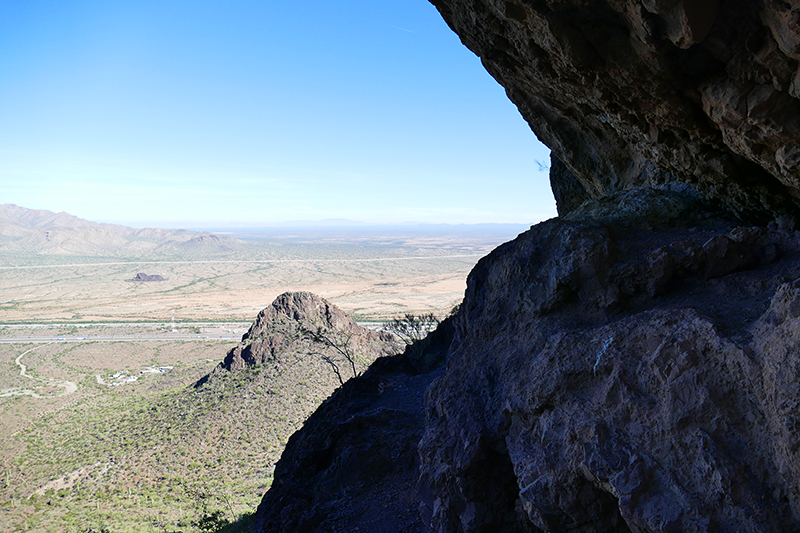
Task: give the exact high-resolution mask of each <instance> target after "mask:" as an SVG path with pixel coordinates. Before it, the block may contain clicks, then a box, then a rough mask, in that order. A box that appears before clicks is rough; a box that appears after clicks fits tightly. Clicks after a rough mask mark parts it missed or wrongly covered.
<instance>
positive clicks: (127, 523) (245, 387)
mask: <svg viewBox="0 0 800 533" xmlns="http://www.w3.org/2000/svg"><path fill="white" fill-rule="evenodd" d="M314 324H321V325H324V326H325V327H326V328H328V330H327V331H329V332H330V334H332V335H333V334H343V335H346V336H347V338H348V339H349V343H350V344H349V348H350V349H351V350H352V352H353V353H354V354H357V357H358V360H357V367H356V368H357V371H358V372H360V371H362V370H363V369H365V368H366V367H367V366H368V365H369V363H370V362H371V361H373V360H374V359H375V358H376V357H378V356H380V355H385V354H389V353H394V352H396V351H397V350H398V348H397V345H396V344H394V342H393V341H392V340H391V338H390V337H387V336H386V335H379V334H377V333H373V332H369V331H367V330H365V329H363V328H361V327H359V326H358V325H356V324H355V323H354V322H353V321H352V320H351V319H350V318H349V317H348V316H347V315H346V314H344V313H343V312H342V311H340V310H339V309H337V308H336V307H335V306H333V305H331V304H329V303H328V302H326V301H325V300H323V299H321V298H319V297H316V296H314V295H312V294H310V293H286V294H283V295H281V296H280V297H278V298H277V299H276V300H275V302H273V304H272V305H271V306H270V307H268V308H267V309H265V310H264V311H262V312H261V313H260V314H259V316H258V318H257V319H256V321H255V322H254V323H253V325H252V326H251V328H250V330H249V331H248V333H247V334H245V336H244V337H243V339H242V342H241V344H240V345H239V346H237V347H235V348H234V349H232V350H231V351H230V353H229V354H228V355H227V357H226V358H225V361H224V362H223V363H221V364H220V365H219V366H218V367H217V369H216V370H215V371H214V372H212V373H211V374H210V375H206V376H204V377H202V378H201V379H199V380H198V379H197V378H198V376H195V378H194V379H193V380H191V382H190V383H187V379H188V378H190V377H191V374H186V375H185V376H184V378H183V380H182V382H180V383H177V384H175V383H173V384H172V385H171V386H170V387H168V388H167V389H163V388H160V387H159V388H156V389H154V390H151V391H149V392H148V393H146V394H137V395H134V394H132V393H130V394H124V393H121V394H116V395H113V396H111V397H107V396H94V397H91V398H89V399H88V400H86V401H83V402H80V403H78V404H77V405H73V406H70V407H68V408H66V409H62V410H60V411H58V412H55V413H53V414H51V415H47V416H45V417H44V418H43V419H42V420H41V421H39V422H38V423H37V424H36V425H35V426H34V427H33V428H31V429H29V430H26V431H25V432H24V440H25V441H26V443H27V446H26V449H25V450H24V451H23V452H22V453H21V454H20V456H19V457H18V458H17V459H16V460H15V466H14V476H13V477H14V480H15V481H14V485H13V487H8V486H6V487H5V490H10V491H13V493H14V494H11V495H10V496H11V497H10V498H9V501H20V500H21V501H23V502H24V503H22V504H20V505H21V506H22V508H18V509H5V512H4V513H2V515H0V516H3V517H4V518H5V517H11V518H10V521H9V522H7V523H5V525H6V526H8V527H9V530H14V527H18V528H20V530H25V531H34V530H35V531H65V530H66V531H83V530H84V528H85V527H88V526H94V527H96V528H98V530H99V528H100V527H107V528H108V529H110V530H111V531H113V532H114V533H117V532H122V531H131V532H142V531H164V530H168V531H173V530H184V531H191V530H193V529H194V526H192V523H193V522H196V521H197V520H199V519H201V518H202V517H203V516H210V515H211V514H212V513H214V512H219V513H221V514H220V515H218V518H219V519H220V520H235V519H238V518H239V516H240V515H242V514H244V515H247V514H249V512H251V511H252V510H253V509H254V508H255V505H256V503H257V501H258V499H259V498H260V496H261V494H263V492H264V491H265V490H266V489H267V488H268V487H269V486H270V483H271V480H272V471H273V467H274V464H275V462H276V461H277V459H278V457H279V456H280V453H281V451H282V449H283V446H284V445H285V443H286V441H287V439H288V438H289V436H290V435H291V434H292V433H293V432H294V431H296V430H297V429H298V428H299V427H300V426H301V425H302V423H303V421H304V420H305V419H306V418H307V417H308V415H309V414H310V413H311V412H313V410H314V409H315V408H316V407H317V406H318V405H319V404H320V403H321V402H322V401H323V400H324V399H325V398H326V397H328V396H329V395H330V393H331V392H333V391H334V390H335V389H336V388H337V387H338V386H339V385H340V383H339V380H338V378H337V376H336V374H335V373H334V372H333V371H332V369H331V366H330V364H329V363H327V362H326V361H325V359H324V358H323V355H330V357H331V358H333V360H334V361H336V360H337V359H336V357H337V356H338V355H337V354H336V353H330V354H329V351H330V349H329V348H326V347H325V346H318V345H317V343H315V342H314V341H313V340H309V339H307V338H304V337H303V336H302V334H300V333H299V332H300V331H302V327H303V326H307V327H311V326H312V325H314ZM267 347H268V349H267ZM243 353H244V354H246V357H248V359H247V361H245V360H244V359H242V358H241V355H242V354H243ZM344 370H345V369H344V366H343V367H342V375H343V377H344V378H345V379H347V378H349V377H351V375H348V374H347V373H346V372H344ZM20 401H23V400H20ZM11 474H12V473H11V472H10V471H9V473H8V474H7V475H9V476H10V475H11ZM31 494H33V497H32V498H30V499H27V500H25V499H24V498H25V497H26V496H28V495H31Z"/></svg>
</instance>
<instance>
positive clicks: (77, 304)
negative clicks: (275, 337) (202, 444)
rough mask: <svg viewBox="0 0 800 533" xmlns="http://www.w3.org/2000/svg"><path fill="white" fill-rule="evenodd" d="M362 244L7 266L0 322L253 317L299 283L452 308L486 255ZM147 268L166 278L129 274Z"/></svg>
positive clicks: (373, 315) (347, 300)
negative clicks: (337, 251) (292, 253)
mask: <svg viewBox="0 0 800 533" xmlns="http://www.w3.org/2000/svg"><path fill="white" fill-rule="evenodd" d="M359 251H360V250H358V249H356V250H355V251H348V254H347V255H349V256H346V257H341V258H335V257H334V258H329V257H328V258H323V259H314V258H313V257H312V258H307V259H302V260H291V259H284V260H273V261H267V260H264V261H235V260H231V261H213V262H211V261H209V262H207V261H174V262H114V263H101V262H92V263H85V264H75V263H73V264H63V265H57V264H56V265H40V266H14V265H6V266H0V323H21V322H26V323H31V322H41V321H72V322H92V321H137V320H170V319H171V318H172V316H174V317H175V319H176V320H177V321H182V320H204V319H208V320H213V321H219V320H252V318H253V317H255V315H256V314H257V313H258V312H259V311H260V310H261V309H263V308H264V307H266V306H267V305H269V304H270V303H271V302H272V300H273V299H274V298H275V297H276V296H278V295H279V294H281V293H283V292H286V291H300V290H304V291H310V292H313V293H316V294H319V295H320V296H323V297H324V298H327V299H328V300H330V301H331V302H333V303H334V304H336V305H338V306H339V307H341V308H342V309H344V310H345V311H347V312H349V313H351V314H353V315H354V316H356V318H359V319H362V320H382V319H386V318H390V317H393V316H397V315H399V314H402V313H405V312H413V313H422V312H434V313H436V314H439V315H445V314H447V312H449V310H450V309H451V308H452V307H453V306H454V305H455V304H457V303H458V302H459V301H460V300H461V298H462V297H463V293H464V288H465V286H466V277H467V274H468V273H469V271H470V270H471V268H472V267H473V266H474V264H475V262H477V260H478V259H479V258H480V257H481V256H482V255H483V254H482V253H458V254H438V253H436V251H435V250H434V251H429V255H427V256H426V255H424V254H421V253H419V252H417V254H416V255H414V256H406V257H391V256H389V255H388V254H386V253H384V255H381V251H380V250H379V251H378V252H376V251H374V250H366V251H361V253H360V254H359V253H358V252H359ZM349 252H353V253H349ZM342 255H346V254H344V253H343V254H342ZM138 272H145V273H147V274H158V275H160V276H162V277H163V278H164V281H158V282H144V283H143V282H133V281H130V280H131V278H133V277H134V276H135V275H136V274H137V273H138Z"/></svg>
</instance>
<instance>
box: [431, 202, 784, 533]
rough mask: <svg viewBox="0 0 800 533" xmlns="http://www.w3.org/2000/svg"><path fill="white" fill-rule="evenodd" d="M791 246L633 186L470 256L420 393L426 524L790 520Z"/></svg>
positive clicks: (780, 523)
mask: <svg viewBox="0 0 800 533" xmlns="http://www.w3.org/2000/svg"><path fill="white" fill-rule="evenodd" d="M798 258H800V232H795V231H787V230H780V229H778V228H777V226H776V225H775V226H773V227H771V229H768V228H763V227H750V226H739V225H738V223H735V222H733V221H731V220H730V219H726V218H724V217H720V216H719V214H718V213H715V212H711V211H708V210H707V209H705V208H704V207H703V206H702V205H701V204H699V203H698V201H697V200H696V199H694V198H692V197H691V196H685V195H681V194H678V193H671V192H663V191H662V192H659V191H653V190H632V191H628V192H626V193H622V194H619V195H614V196H611V197H606V198H603V199H600V200H596V201H590V202H586V203H584V204H583V205H582V206H581V207H580V208H578V209H576V210H575V211H573V212H572V213H571V214H570V215H569V216H567V217H562V218H560V219H553V220H551V221H547V222H544V223H542V224H539V225H538V226H535V227H534V228H532V229H531V230H530V231H528V232H526V233H524V234H522V235H520V236H519V237H518V238H517V239H516V240H515V241H512V242H510V243H507V244H505V245H503V246H501V247H499V248H498V249H496V250H495V251H494V252H492V253H491V254H490V255H489V256H488V257H486V258H484V259H482V260H481V261H480V262H479V263H478V265H477V266H476V267H475V269H474V270H473V272H472V273H471V274H470V277H469V280H468V288H467V291H466V295H465V300H464V302H463V304H462V306H461V312H460V313H459V315H458V316H457V317H456V334H455V339H454V341H453V344H452V346H451V349H450V353H449V360H448V365H447V372H446V373H445V375H444V376H443V377H442V378H441V379H439V380H437V381H436V382H434V384H433V385H432V386H431V388H430V389H429V391H428V398H427V402H428V403H427V429H426V433H425V435H424V437H423V439H422V441H421V443H420V457H421V460H422V465H421V472H422V476H423V482H422V484H423V486H426V487H428V488H429V490H430V497H428V498H427V499H423V501H422V504H421V505H422V509H423V516H430V522H429V523H430V525H431V527H432V529H433V530H434V531H436V532H452V531H465V532H478V531H480V532H490V531H491V532H498V531H550V532H562V531H576V532H601V531H618V532H627V531H634V532H659V531H676V532H678V531H765V532H767V531H797V530H800V438H798V432H797V429H796V428H797V426H798V424H799V423H800V389H798V387H797V383H798V378H800V362H798V360H797V357H796V354H797V353H798V348H800V288H799V287H800V281H796V280H798V278H800V263H799V262H798Z"/></svg>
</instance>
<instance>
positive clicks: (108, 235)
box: [0, 204, 241, 257]
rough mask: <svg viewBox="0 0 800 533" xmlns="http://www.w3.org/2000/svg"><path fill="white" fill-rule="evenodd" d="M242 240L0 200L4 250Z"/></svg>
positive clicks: (212, 244)
mask: <svg viewBox="0 0 800 533" xmlns="http://www.w3.org/2000/svg"><path fill="white" fill-rule="evenodd" d="M240 245H241V241H239V240H238V239H234V238H231V237H227V236H222V237H219V236H217V235H214V234H211V233H205V232H198V231H189V230H167V229H158V228H143V229H136V228H129V227H127V226H121V225H118V224H101V223H98V222H91V221H89V220H84V219H82V218H78V217H76V216H73V215H70V214H68V213H63V212H62V213H53V212H52V211H47V210H44V209H26V208H24V207H19V206H16V205H13V204H2V205H0V252H10V253H35V254H38V255H61V256H63V255H82V256H123V257H139V256H151V255H156V256H159V255H176V254H178V255H184V254H186V255H196V254H214V253H219V252H229V251H231V250H235V249H237V248H238V247H239V246H240Z"/></svg>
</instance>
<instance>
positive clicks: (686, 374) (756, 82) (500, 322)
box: [260, 0, 800, 533]
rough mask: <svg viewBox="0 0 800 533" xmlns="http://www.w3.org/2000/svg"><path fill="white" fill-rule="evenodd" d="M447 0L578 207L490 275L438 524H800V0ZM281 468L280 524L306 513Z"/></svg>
mask: <svg viewBox="0 0 800 533" xmlns="http://www.w3.org/2000/svg"><path fill="white" fill-rule="evenodd" d="M431 1H432V3H433V4H434V5H436V7H437V8H438V9H439V11H440V12H441V14H442V16H443V17H444V19H445V20H446V21H447V23H448V24H449V25H450V26H451V28H453V30H454V31H456V32H457V33H458V34H459V36H460V37H461V39H462V40H463V42H464V43H465V44H466V45H467V46H468V47H470V48H471V49H472V50H473V51H475V53H477V54H478V55H479V56H480V57H481V59H482V61H483V63H484V65H485V66H486V68H487V69H488V70H489V72H490V73H491V74H492V75H493V76H494V77H495V78H496V79H497V80H498V81H499V82H500V83H501V84H502V85H503V86H504V87H505V88H506V90H507V92H508V95H509V97H510V98H511V100H512V101H514V102H515V103H516V105H517V106H518V107H519V109H520V111H521V113H522V115H523V116H524V117H525V119H526V120H527V121H528V123H529V124H530V125H531V128H532V129H533V130H534V132H535V133H536V134H537V136H538V137H539V138H540V139H541V140H542V141H544V142H545V143H546V144H547V145H548V146H550V147H551V148H552V150H553V164H552V167H551V184H552V187H553V191H554V194H555V196H556V200H557V202H558V206H559V215H560V216H559V218H556V219H553V220H549V221H546V222H543V223H541V224H539V225H537V226H535V227H533V228H531V229H530V230H529V231H527V232H525V233H523V234H522V235H520V236H519V237H517V238H516V239H515V240H514V241H512V242H509V243H506V244H504V245H502V246H500V247H499V248H497V249H496V250H495V251H493V252H492V253H491V254H489V255H488V256H487V257H485V258H484V259H482V260H481V261H480V262H479V263H478V265H477V266H476V267H475V269H474V270H473V272H472V273H471V274H470V276H469V279H468V283H467V290H466V293H465V297H464V301H463V303H462V305H461V308H460V312H459V313H458V315H457V316H456V317H455V335H454V338H453V341H452V343H451V345H450V347H449V350H448V360H447V367H446V370H445V372H444V373H443V375H442V376H441V377H438V378H437V379H435V380H434V381H433V382H432V384H431V385H430V387H429V388H428V390H427V392H426V400H425V412H426V418H425V426H424V428H423V429H422V431H421V432H420V433H419V434H420V435H421V438H420V441H419V447H418V452H419V461H420V464H419V467H418V469H410V470H408V472H409V475H417V473H418V479H417V483H418V484H417V490H416V499H417V502H418V508H419V512H420V517H421V520H422V523H423V524H424V525H423V526H420V529H423V530H428V529H429V530H432V531H435V532H437V533H450V532H470V533H472V532H487V533H488V532H541V531H547V532H554V533H555V532H564V531H571V532H587V533H588V532H637V533H641V532H653V533H655V532H664V531H674V532H683V531H696V532H701V531H703V532H705V531H731V532H733V531H763V532H774V531H800V467H799V466H798V465H800V440H799V439H798V434H799V433H798V424H800V389H799V388H798V386H797V384H798V380H800V362H798V357H797V354H798V353H799V352H798V350H800V232H798V231H796V230H795V227H796V221H797V215H798V206H799V205H800V195H798V187H800V172H798V167H797V161H798V159H797V157H798V156H797V154H800V148H798V146H800V144H798V127H800V108H798V101H797V98H798V96H800V89H798V88H799V87H800V73H799V72H800V71H798V60H800V55H798V54H800V24H799V23H798V20H800V7H798V6H796V5H795V4H794V3H790V2H779V1H772V0H763V1H760V2H743V1H717V0H711V1H706V0H698V1H696V2H692V3H690V2H685V1H681V0H640V1H634V0H605V1H602V0H601V1H596V2H585V1H581V0H574V1H548V0H470V1H466V0H431ZM320 416H323V415H320ZM339 416H343V415H341V414H340V415H339ZM375 424H385V422H383V421H381V420H378V419H377V418H376V419H375ZM309 435H313V429H312V428H309V429H308V432H306V430H305V429H304V431H303V432H300V433H298V435H297V436H296V437H295V438H294V439H293V440H294V441H295V442H296V444H295V446H296V447H298V449H302V446H303V445H302V444H301V443H302V442H304V440H305V439H307V438H311V437H310V436H309ZM287 453H290V452H289V449H288V448H287ZM291 453H293V454H296V453H297V452H291ZM294 456H295V457H296V455H294ZM290 457H291V456H290ZM287 460H288V459H287ZM295 464H297V465H299V466H298V467H297V468H294V469H292V471H291V475H289V474H288V472H287V473H286V474H284V478H289V477H290V476H291V477H292V478H295V479H297V478H298V477H302V476H306V475H308V476H309V477H308V478H307V479H309V480H313V479H320V478H319V477H314V476H316V475H317V474H316V472H317V470H315V469H314V466H313V465H312V464H310V463H307V464H305V465H303V464H302V463H301V462H295ZM314 464H316V463H314ZM278 479H279V478H278V477H276V484H275V489H273V490H274V492H273V491H270V493H268V495H267V497H265V499H264V503H262V507H261V509H260V513H261V514H260V519H261V521H260V524H261V526H264V524H273V526H272V527H273V528H275V527H278V529H269V528H268V527H267V528H266V529H264V530H265V531H273V530H281V531H295V530H301V529H293V527H291V526H287V527H286V528H284V529H280V528H279V526H275V524H281V522H280V521H279V520H277V518H276V516H277V515H275V514H273V515H269V510H270V509H272V512H273V513H275V512H277V511H275V509H278V507H269V506H268V505H267V502H268V501H272V502H276V501H281V499H280V498H281V497H282V496H281V495H282V494H286V492H282V491H286V488H285V485H283V484H282V483H279V482H278ZM376 479H379V480H381V482H383V481H384V480H385V479H386V478H385V477H380V476H377V477H376ZM349 490H350V489H349V488H348V486H347V485H346V484H345V485H342V484H338V485H337V484H333V485H327V486H326V489H325V491H323V492H324V493H325V494H328V495H330V494H338V495H340V496H339V499H338V500H336V499H329V500H328V501H339V502H343V501H345V500H344V499H342V497H341V495H342V494H347V493H348V491H349ZM337 491H341V492H337ZM387 493H391V492H390V491H389V492H387ZM331 498H332V497H331ZM320 499H324V497H323V496H318V497H317V500H316V503H314V504H312V503H310V502H309V501H307V502H306V503H305V504H303V505H301V506H300V507H297V506H296V507H293V509H295V511H294V512H295V513H297V512H299V511H298V509H301V508H302V509H305V510H308V509H311V508H314V506H316V508H320ZM285 501H289V500H285ZM294 501H295V502H297V501H298V500H294ZM304 512H305V511H304ZM284 524H285V522H284ZM309 524H310V523H309ZM264 527H266V526H264ZM308 527H309V529H307V530H308V531H328V530H330V531H334V530H336V528H335V527H334V526H333V525H331V524H327V525H326V523H325V522H324V521H323V522H317V523H316V524H311V525H309V526H308ZM361 531H382V532H388V531H401V529H400V528H399V527H394V526H393V525H392V524H382V525H381V526H380V527H377V526H373V527H371V528H370V527H366V526H365V528H362V529H361Z"/></svg>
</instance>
